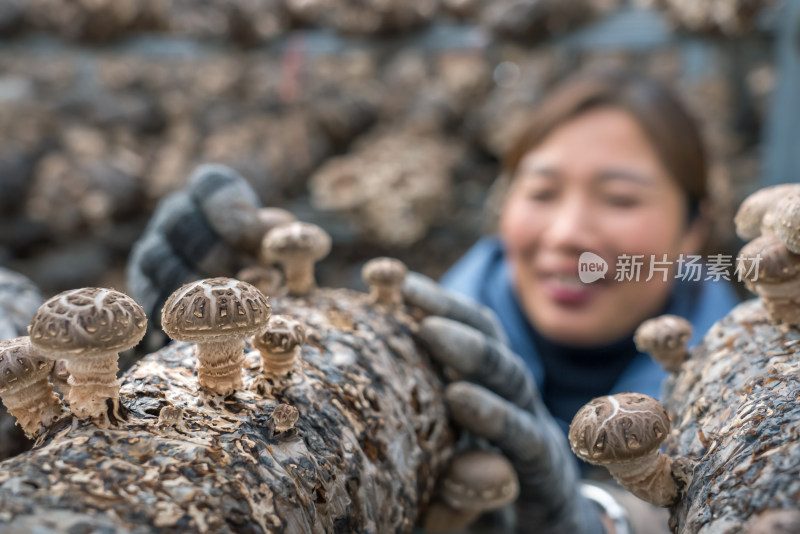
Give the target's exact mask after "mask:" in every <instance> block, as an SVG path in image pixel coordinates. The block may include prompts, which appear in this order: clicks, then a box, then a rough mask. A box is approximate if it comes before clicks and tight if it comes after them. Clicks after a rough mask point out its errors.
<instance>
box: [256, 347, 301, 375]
mask: <svg viewBox="0 0 800 534" xmlns="http://www.w3.org/2000/svg"><path fill="white" fill-rule="evenodd" d="M260 350H261V368H262V370H263V371H264V374H265V375H267V376H275V377H278V378H280V377H283V376H286V375H288V374H289V373H290V372H291V371H292V370H293V369H294V366H295V363H296V362H297V360H298V359H299V358H300V345H298V346H296V347H294V348H293V349H291V350H288V351H284V352H272V351H268V350H265V349H263V348H262V349H260Z"/></svg>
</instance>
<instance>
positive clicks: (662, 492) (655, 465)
mask: <svg viewBox="0 0 800 534" xmlns="http://www.w3.org/2000/svg"><path fill="white" fill-rule="evenodd" d="M606 467H607V468H608V470H609V472H610V473H611V475H612V476H613V477H614V478H615V479H616V480H617V482H619V483H620V485H621V486H622V487H623V488H625V489H626V490H628V491H630V492H631V493H633V494H634V495H636V496H637V497H639V498H640V499H642V500H644V501H647V502H649V503H651V504H653V505H655V506H662V507H663V506H670V505H671V504H673V503H674V502H675V501H676V500H677V499H678V497H679V495H680V492H679V490H678V485H677V484H676V482H675V479H674V478H673V476H672V458H670V457H669V456H667V455H665V454H661V451H658V450H656V451H653V452H651V453H649V454H647V455H645V456H643V457H641V458H637V459H635V460H630V461H627V462H622V463H616V464H609V465H607V466H606Z"/></svg>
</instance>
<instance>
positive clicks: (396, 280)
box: [361, 258, 408, 306]
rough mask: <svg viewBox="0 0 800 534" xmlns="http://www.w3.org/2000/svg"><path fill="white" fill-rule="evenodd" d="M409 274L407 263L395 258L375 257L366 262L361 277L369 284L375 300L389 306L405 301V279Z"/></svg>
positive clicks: (371, 294)
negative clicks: (403, 289)
mask: <svg viewBox="0 0 800 534" xmlns="http://www.w3.org/2000/svg"><path fill="white" fill-rule="evenodd" d="M406 274H408V268H406V266H405V264H404V263H403V262H402V261H400V260H396V259H394V258H375V259H372V260H370V261H368V262H367V263H365V264H364V268H363V269H361V278H363V279H364V282H366V284H367V285H368V286H369V292H370V296H371V297H372V300H373V302H378V303H381V304H385V305H387V306H398V305H400V304H402V303H403V292H402V287H403V281H405V279H406Z"/></svg>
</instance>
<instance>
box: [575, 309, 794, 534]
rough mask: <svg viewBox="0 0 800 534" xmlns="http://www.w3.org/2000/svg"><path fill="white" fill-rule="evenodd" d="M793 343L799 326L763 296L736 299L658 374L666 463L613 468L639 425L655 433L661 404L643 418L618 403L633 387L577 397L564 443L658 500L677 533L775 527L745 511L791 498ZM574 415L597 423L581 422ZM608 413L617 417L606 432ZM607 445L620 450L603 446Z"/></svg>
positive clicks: (643, 433)
mask: <svg viewBox="0 0 800 534" xmlns="http://www.w3.org/2000/svg"><path fill="white" fill-rule="evenodd" d="M798 352H800V330H799V329H797V328H796V327H791V326H788V325H786V324H782V323H778V322H777V321H776V320H775V319H773V318H772V317H771V316H770V313H769V311H768V307H767V306H766V305H765V303H764V302H763V299H754V300H750V301H747V302H745V303H743V304H740V305H739V306H738V307H736V308H735V309H734V310H733V311H732V312H731V313H730V314H728V316H727V317H725V318H724V319H722V320H720V321H719V322H718V323H717V324H715V325H714V326H713V327H712V328H711V330H709V331H708V333H707V334H706V336H705V337H704V339H703V341H702V343H700V344H699V345H698V346H696V347H694V348H693V349H692V350H691V351H690V353H689V357H688V359H686V360H685V361H684V362H683V363H682V364H681V365H680V367H679V368H677V369H676V370H675V372H674V373H673V374H672V375H670V377H669V378H668V379H667V382H666V384H665V387H664V390H663V391H664V394H665V398H664V407H665V408H666V414H669V419H670V420H671V426H672V431H671V432H669V434H668V435H667V437H666V440H665V441H664V451H663V452H664V453H666V456H665V455H658V456H659V457H662V458H665V457H666V458H671V459H670V460H667V461H666V464H664V465H659V466H658V467H659V469H651V470H648V471H647V472H646V473H645V472H644V471H642V473H643V475H644V476H639V477H637V479H636V480H635V481H633V482H634V483H633V484H626V482H627V481H626V480H624V479H625V477H620V476H618V473H615V471H614V470H615V469H619V467H618V466H617V465H616V464H620V460H621V458H620V455H621V454H623V453H624V454H626V455H631V454H632V453H641V452H642V450H640V449H643V448H644V447H642V442H643V441H644V440H645V438H647V437H648V433H650V432H652V433H654V434H664V420H663V416H664V415H665V414H664V413H662V414H661V417H662V420H661V421H660V422H658V423H655V422H653V421H649V422H648V423H647V425H645V426H643V425H641V424H640V423H639V421H640V419H642V418H643V417H644V411H643V410H642V409H641V408H639V407H635V406H623V405H622V404H621V403H622V401H621V400H620V398H622V397H625V396H627V395H635V396H638V397H642V395H637V394H618V395H615V396H614V397H604V398H601V399H596V400H594V401H592V402H591V403H589V404H587V405H586V406H584V408H583V409H582V410H581V411H580V412H579V413H578V416H576V418H575V419H574V420H573V423H572V428H571V432H570V442H571V444H572V446H573V450H575V452H576V453H577V454H578V455H579V456H581V457H584V458H585V459H586V460H587V461H590V462H592V463H601V464H604V465H608V467H609V470H610V471H611V472H612V474H614V476H615V478H617V479H618V480H619V481H620V483H621V484H622V485H623V486H625V487H628V489H629V490H630V491H631V492H633V493H635V494H636V495H638V496H640V497H641V498H643V499H645V500H647V501H649V502H651V503H652V504H655V505H658V506H665V507H668V508H669V509H670V528H671V529H672V531H673V532H675V533H677V534H747V533H751V532H762V531H763V532H775V533H776V534H777V532H779V530H776V529H772V530H769V529H771V528H772V527H766V526H763V525H762V522H761V521H760V520H759V522H758V525H759V527H758V529H756V528H755V523H754V521H756V517H759V516H761V515H766V514H776V513H778V512H780V511H782V510H783V511H792V510H794V511H796V510H797V509H798V508H800V441H798V436H800V404H799V403H798V399H800V378H799V377H800V358H798ZM615 398H616V400H615ZM609 399H610V400H609ZM608 402H610V403H611V404H612V405H613V406H610V408H609V407H608V406H606V404H605V403H608ZM653 402H655V401H653ZM581 414H583V416H582V415H581ZM581 416H582V417H584V418H586V417H589V418H590V419H592V420H593V421H595V422H597V423H600V426H597V425H595V426H594V427H591V428H588V427H587V428H584V427H586V425H585V424H584V423H583V422H581V420H580V418H581ZM613 416H616V417H617V418H618V419H620V421H619V423H617V424H616V428H617V430H613V432H616V434H614V436H613V439H612V435H611V432H612V430H610V427H611V426H613V425H612V419H613V418H614V417H613ZM648 417H650V416H648ZM654 425H657V426H654ZM659 427H660V428H661V430H660V431H659V430H658V428H659ZM612 447H616V448H617V449H619V450H621V451H622V452H621V453H620V452H614V451H611V450H608V451H606V449H611V448H612ZM581 449H583V451H581ZM582 452H583V454H582ZM609 455H611V456H613V457H612V458H611V459H610V460H609V459H608V458H606V456H609ZM595 460H597V461H595ZM625 460H627V456H626V458H625ZM651 463H653V465H655V457H654V461H653V462H651ZM662 463H663V462H662ZM670 464H671V466H670ZM620 465H622V466H623V467H624V466H625V465H627V464H620ZM641 481H644V484H641V483H640V482H641ZM667 490H668V491H667ZM664 496H666V498H664ZM780 517H783V516H780ZM766 521H767V520H766V519H764V524H766ZM769 524H770V525H772V523H769ZM750 525H753V529H754V530H751V529H750ZM764 528H768V530H763V529H764ZM791 532H794V531H793V530H792V531H791Z"/></svg>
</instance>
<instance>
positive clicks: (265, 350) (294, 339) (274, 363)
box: [253, 315, 306, 378]
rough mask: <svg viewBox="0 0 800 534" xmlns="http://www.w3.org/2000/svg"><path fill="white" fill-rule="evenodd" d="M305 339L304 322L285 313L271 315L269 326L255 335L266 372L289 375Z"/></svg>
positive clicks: (280, 375) (266, 373)
mask: <svg viewBox="0 0 800 534" xmlns="http://www.w3.org/2000/svg"><path fill="white" fill-rule="evenodd" d="M305 341H306V329H305V328H303V325H302V324H300V323H299V322H297V321H295V320H294V319H291V318H290V317H286V316H284V315H273V316H272V317H270V319H269V322H267V328H266V329H265V330H263V331H262V332H260V333H259V334H257V335H255V336H254V337H253V346H254V347H255V348H256V349H258V351H259V352H260V353H261V363H262V370H263V372H264V374H265V375H267V376H275V377H278V378H280V377H283V376H286V375H288V374H289V373H290V372H291V371H292V369H294V366H295V363H296V362H297V360H298V358H299V356H300V347H301V346H302V345H303V343H305Z"/></svg>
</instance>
